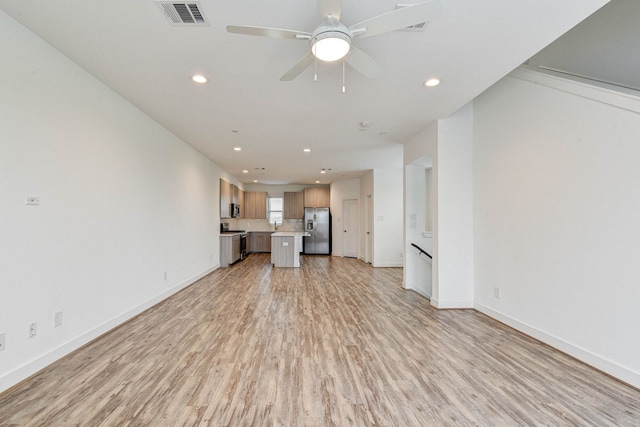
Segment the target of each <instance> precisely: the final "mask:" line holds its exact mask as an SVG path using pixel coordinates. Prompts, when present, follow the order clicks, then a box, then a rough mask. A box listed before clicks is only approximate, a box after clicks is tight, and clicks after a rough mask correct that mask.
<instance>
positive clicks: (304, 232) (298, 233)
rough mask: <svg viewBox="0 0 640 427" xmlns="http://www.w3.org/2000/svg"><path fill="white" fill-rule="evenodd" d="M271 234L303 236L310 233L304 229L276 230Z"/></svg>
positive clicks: (277, 235)
mask: <svg viewBox="0 0 640 427" xmlns="http://www.w3.org/2000/svg"><path fill="white" fill-rule="evenodd" d="M271 236H272V237H273V236H276V237H305V236H311V234H309V233H307V232H306V231H276V232H275V233H273V234H272V235H271Z"/></svg>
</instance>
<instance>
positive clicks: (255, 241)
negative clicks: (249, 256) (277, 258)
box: [247, 231, 273, 253]
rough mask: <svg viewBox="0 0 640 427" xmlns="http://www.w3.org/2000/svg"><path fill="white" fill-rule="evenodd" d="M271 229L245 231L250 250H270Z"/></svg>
mask: <svg viewBox="0 0 640 427" xmlns="http://www.w3.org/2000/svg"><path fill="white" fill-rule="evenodd" d="M272 234H273V231H250V232H248V233H247V237H248V238H247V245H248V246H249V251H250V252H254V253H256V252H271V235H272Z"/></svg>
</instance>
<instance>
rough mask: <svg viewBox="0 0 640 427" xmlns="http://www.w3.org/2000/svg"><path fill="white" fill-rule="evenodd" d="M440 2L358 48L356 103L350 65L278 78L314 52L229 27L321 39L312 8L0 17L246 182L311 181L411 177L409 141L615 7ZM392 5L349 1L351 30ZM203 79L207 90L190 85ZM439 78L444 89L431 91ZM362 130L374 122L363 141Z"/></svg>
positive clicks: (24, 5) (26, 11) (94, 10)
mask: <svg viewBox="0 0 640 427" xmlns="http://www.w3.org/2000/svg"><path fill="white" fill-rule="evenodd" d="M441 1H442V11H443V12H442V16H441V17H439V18H437V19H435V20H433V21H432V22H430V23H429V24H428V25H427V26H426V29H425V31H423V32H409V31H397V32H393V33H388V34H383V35H379V36H374V37H370V38H366V39H356V40H355V41H354V45H356V46H358V47H359V48H361V49H362V50H363V51H365V52H366V53H368V54H369V55H370V56H371V57H373V58H374V59H375V60H376V61H377V62H378V63H379V64H380V65H381V66H382V68H383V69H384V73H383V74H382V76H380V77H377V78H375V79H369V78H366V77H364V76H363V75H360V74H358V73H357V72H356V71H354V70H353V69H351V68H350V67H349V66H347V69H346V86H347V92H346V93H341V80H342V74H341V70H342V68H341V65H340V64H326V63H319V64H318V76H319V81H318V82H314V81H313V66H312V67H310V68H309V69H307V70H306V71H305V72H303V73H302V74H301V75H300V76H298V77H297V78H296V79H295V80H293V81H291V82H282V81H280V80H279V79H280V77H281V76H282V75H283V74H284V73H285V72H286V71H287V70H289V68H291V67H292V66H293V64H295V62H296V61H297V60H298V59H299V58H301V57H302V56H303V55H304V54H305V53H306V52H307V49H308V44H307V42H306V41H299V40H287V39H269V38H265V37H252V36H243V35H238V34H229V33H227V32H226V30H225V27H226V25H230V24H234V25H257V26H267V27H277V28H287V29H295V30H303V31H312V30H313V29H314V27H315V26H316V25H318V24H319V23H320V22H321V18H320V17H319V16H318V15H317V12H316V2H315V0H277V1H276V0H237V1H226V2H223V1H219V0H200V1H199V2H198V3H199V6H200V9H201V10H202V11H203V12H204V14H205V16H206V18H207V19H208V20H209V22H210V25H208V26H201V27H180V26H173V25H171V24H170V23H169V22H168V21H167V20H166V19H165V17H164V15H163V13H162V12H161V10H160V8H159V7H158V6H157V4H156V3H155V2H154V1H153V0H138V1H131V0H103V1H96V0H56V1H51V0H0V8H1V9H3V10H4V11H5V12H6V13H8V14H9V15H11V16H13V17H14V18H15V19H17V20H18V21H19V22H21V23H23V24H24V25H25V26H27V27H28V28H30V29H31V30H32V31H33V32H35V33H36V34H38V35H39V36H41V37H42V38H43V39H45V40H46V41H47V42H49V43H50V44H51V45H53V46H54V47H56V48H57V49H58V50H60V51H61V52H62V53H64V54H65V55H67V56H68V57H69V58H71V59H72V60H73V61H75V62H76V63H77V64H79V65H80V66H82V67H83V68H84V69H86V70H87V71H88V72H90V73H91V74H93V75H94V76H95V77H97V78H98V79H100V80H101V81H103V82H104V83H105V84H107V85H108V86H110V87H111V88H112V89H113V90H114V91H116V92H118V93H119V94H120V95H122V96H123V97H124V98H126V99H128V100H129V101H130V102H131V103H133V104H134V105H136V106H137V107H138V108H140V109H141V110H142V111H144V112H145V113H147V114H148V115H149V116H151V117H152V118H154V119H155V120H157V121H158V122H159V123H160V124H162V125H163V126H165V127H166V128H167V129H169V130H171V131H172V132H173V133H175V134H176V135H177V136H179V137H180V138H182V139H183V140H184V141H185V142H187V143H189V144H191V145H192V146H193V147H195V148H196V149H197V150H198V151H200V152H201V153H203V154H204V155H206V156H207V157H209V158H210V159H212V160H213V161H214V162H215V163H217V164H218V165H220V166H221V167H223V168H224V169H225V170H227V171H228V172H230V173H231V174H232V175H234V176H236V177H237V178H238V179H239V180H241V181H242V182H245V183H249V182H252V181H253V179H258V180H259V181H260V182H261V183H272V184H284V183H298V184H309V183H314V182H315V181H316V180H320V181H321V182H322V183H328V182H330V181H334V180H339V179H348V178H354V177H358V176H361V175H362V174H363V173H364V172H365V171H366V170H370V169H373V168H385V167H401V166H402V143H404V142H406V141H408V140H409V139H410V138H411V137H412V136H414V135H415V134H416V133H418V132H419V131H420V130H422V129H423V128H424V127H425V126H426V125H427V124H428V123H429V122H431V121H434V120H437V119H439V118H443V117H446V116H448V115H449V114H451V113H453V112H455V111H456V110H457V109H459V108H460V107H462V106H463V105H465V104H466V103H467V102H469V101H470V100H472V99H473V98H474V97H476V96H477V95H478V94H480V93H481V92H482V91H484V90H485V89H486V88H488V87H489V86H490V85H492V84H493V83H495V82H496V81H497V80H499V79H500V78H502V77H503V76H504V75H506V74H507V73H509V72H510V71H511V70H513V69H514V68H515V67H517V66H518V65H520V64H521V63H523V62H525V61H526V60H527V59H528V58H530V57H531V56H532V55H534V54H535V53H536V52H538V51H539V50H541V49H542V48H543V47H545V46H546V45H548V44H549V43H551V42H552V41H553V40H555V39H556V38H557V37H559V36H560V35H562V34H563V33H564V32H566V31H567V30H569V29H570V28H572V27H573V26H574V25H576V24H577V23H578V22H580V21H581V20H582V19H584V18H585V17H587V16H589V15H590V14H591V13H593V12H594V11H595V10H597V9H598V8H599V7H601V6H602V5H603V4H605V3H606V2H607V0H581V1H579V2H578V1H575V0H535V1H534V0H509V1H506V0H483V1H478V0H441ZM396 3H397V1H391V0H375V1H373V0H344V3H343V6H342V19H341V21H342V22H343V23H344V24H346V25H347V26H348V25H351V24H354V23H356V22H360V21H362V20H364V19H367V18H370V17H373V16H375V15H378V14H381V13H385V12H388V11H391V10H393V9H394V7H395V5H396ZM0 66H1V65H0ZM197 73H201V74H204V75H206V76H207V77H208V78H209V83H207V84H205V85H196V84H194V83H192V82H191V80H190V76H192V75H193V74H197ZM433 76H435V77H438V78H440V79H441V80H442V84H441V85H440V86H438V87H436V88H430V89H427V88H425V87H423V86H422V83H423V82H424V80H425V79H427V78H429V77H433ZM363 121H367V122H371V125H370V126H369V128H368V129H367V130H366V131H362V130H360V128H359V123H360V122H363ZM234 130H237V132H233V131H234ZM234 146H240V147H242V151H241V152H235V151H233V147H234ZM305 147H309V148H311V149H312V152H311V153H303V152H302V149H303V148H305ZM256 168H259V170H257V169H256ZM262 168H264V170H262ZM322 168H326V169H331V171H329V173H327V174H325V175H321V174H320V173H319V171H320V169H322ZM243 169H247V170H249V173H248V174H243V173H242V170H243Z"/></svg>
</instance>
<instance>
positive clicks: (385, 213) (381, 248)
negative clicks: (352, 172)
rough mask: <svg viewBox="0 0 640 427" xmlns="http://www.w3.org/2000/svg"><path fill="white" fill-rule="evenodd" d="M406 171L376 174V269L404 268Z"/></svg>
mask: <svg viewBox="0 0 640 427" xmlns="http://www.w3.org/2000/svg"><path fill="white" fill-rule="evenodd" d="M403 180H404V178H403V170H402V168H397V169H374V171H373V191H374V195H373V246H374V249H373V253H374V256H373V262H372V265H373V266H374V267H402V264H403V256H404V243H403V227H404V222H403V221H404V215H403V205H404V195H403V192H402V188H403Z"/></svg>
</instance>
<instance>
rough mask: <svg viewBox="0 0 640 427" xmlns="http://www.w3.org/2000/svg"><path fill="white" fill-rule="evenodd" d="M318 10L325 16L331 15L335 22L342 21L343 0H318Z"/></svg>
mask: <svg viewBox="0 0 640 427" xmlns="http://www.w3.org/2000/svg"><path fill="white" fill-rule="evenodd" d="M318 12H319V13H320V16H322V17H323V18H326V17H327V15H331V18H333V22H340V13H342V0H318Z"/></svg>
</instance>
